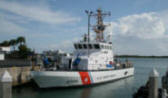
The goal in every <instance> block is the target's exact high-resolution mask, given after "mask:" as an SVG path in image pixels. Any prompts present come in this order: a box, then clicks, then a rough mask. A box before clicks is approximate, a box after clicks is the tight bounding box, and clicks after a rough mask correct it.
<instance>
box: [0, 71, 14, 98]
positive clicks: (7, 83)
mask: <svg viewBox="0 0 168 98" xmlns="http://www.w3.org/2000/svg"><path fill="white" fill-rule="evenodd" d="M0 84H1V86H0V98H12V77H11V75H10V74H9V72H8V71H5V72H4V73H3V75H2V77H1V83H0Z"/></svg>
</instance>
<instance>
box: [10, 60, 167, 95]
mask: <svg viewBox="0 0 168 98" xmlns="http://www.w3.org/2000/svg"><path fill="white" fill-rule="evenodd" d="M128 60H130V61H132V62H133V64H134V67H135V75H134V76H133V77H129V78H126V79H122V80H118V81H115V82H110V83H105V84H100V85H95V86H90V87H80V88H61V89H60V88H54V89H47V90H43V89H37V88H36V87H30V86H25V87H21V88H14V89H13V98H132V94H133V93H134V92H135V91H137V89H138V88H139V87H140V86H141V85H145V83H146V81H147V79H148V74H149V72H150V71H151V70H152V68H153V67H154V68H156V69H157V70H158V72H159V74H160V76H163V75H164V74H165V72H166V69H167V68H168V58H129V59H128ZM160 78H161V77H160ZM160 78H159V82H160Z"/></svg>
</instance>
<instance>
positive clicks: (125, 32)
mask: <svg viewBox="0 0 168 98" xmlns="http://www.w3.org/2000/svg"><path fill="white" fill-rule="evenodd" d="M158 14H159V13H155V12H150V13H142V14H135V15H129V16H126V17H122V18H120V19H118V20H117V21H116V22H111V26H110V27H108V28H107V32H108V34H110V35H111V34H112V35H120V36H131V37H137V38H140V39H155V38H162V37H164V36H167V35H165V31H166V25H167V24H165V23H164V21H163V20H162V18H161V17H159V16H158Z"/></svg>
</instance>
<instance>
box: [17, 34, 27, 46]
mask: <svg viewBox="0 0 168 98" xmlns="http://www.w3.org/2000/svg"><path fill="white" fill-rule="evenodd" d="M17 43H19V44H20V45H23V44H25V43H26V40H25V38H24V37H23V36H20V37H18V38H17Z"/></svg>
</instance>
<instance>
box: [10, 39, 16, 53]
mask: <svg viewBox="0 0 168 98" xmlns="http://www.w3.org/2000/svg"><path fill="white" fill-rule="evenodd" d="M17 44H18V43H17V41H16V40H15V39H12V40H10V41H9V45H11V46H13V50H14V51H15V46H16V45H17Z"/></svg>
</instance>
